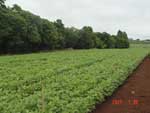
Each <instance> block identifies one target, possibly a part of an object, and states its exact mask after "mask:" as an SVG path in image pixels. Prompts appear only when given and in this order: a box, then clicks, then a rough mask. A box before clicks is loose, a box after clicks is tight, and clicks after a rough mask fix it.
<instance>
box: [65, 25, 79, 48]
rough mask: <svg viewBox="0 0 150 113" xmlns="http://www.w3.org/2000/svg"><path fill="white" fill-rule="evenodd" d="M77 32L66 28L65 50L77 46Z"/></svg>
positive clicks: (74, 29)
mask: <svg viewBox="0 0 150 113" xmlns="http://www.w3.org/2000/svg"><path fill="white" fill-rule="evenodd" d="M78 32H79V31H78V30H77V29H76V28H73V27H72V28H66V30H65V48H75V46H76V45H77V41H78V37H79V33H78Z"/></svg>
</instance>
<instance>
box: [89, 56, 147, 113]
mask: <svg viewBox="0 0 150 113" xmlns="http://www.w3.org/2000/svg"><path fill="white" fill-rule="evenodd" d="M91 113H150V57H147V58H145V60H144V61H143V62H142V63H141V64H140V66H139V67H138V68H137V69H136V70H135V71H134V72H133V73H132V74H131V75H130V77H129V78H128V79H127V81H126V82H125V84H124V85H122V86H121V87H120V88H118V90H117V91H116V92H115V93H114V94H113V95H112V96H111V97H109V98H108V99H107V100H106V101H105V102H104V103H102V104H98V105H96V109H95V110H93V111H92V112H91Z"/></svg>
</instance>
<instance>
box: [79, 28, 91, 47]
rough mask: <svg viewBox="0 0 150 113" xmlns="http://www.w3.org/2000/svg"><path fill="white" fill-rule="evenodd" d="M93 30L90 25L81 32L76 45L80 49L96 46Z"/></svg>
mask: <svg viewBox="0 0 150 113" xmlns="http://www.w3.org/2000/svg"><path fill="white" fill-rule="evenodd" d="M93 36H94V35H93V30H92V28H91V27H89V26H85V27H83V28H82V29H81V30H80V32H79V40H78V43H77V45H76V48H78V49H90V48H94V39H93Z"/></svg>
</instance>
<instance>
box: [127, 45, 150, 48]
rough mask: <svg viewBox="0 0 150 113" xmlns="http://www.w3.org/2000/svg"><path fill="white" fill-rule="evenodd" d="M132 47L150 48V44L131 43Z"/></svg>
mask: <svg viewBox="0 0 150 113" xmlns="http://www.w3.org/2000/svg"><path fill="white" fill-rule="evenodd" d="M130 46H131V47H132V48H150V44H130Z"/></svg>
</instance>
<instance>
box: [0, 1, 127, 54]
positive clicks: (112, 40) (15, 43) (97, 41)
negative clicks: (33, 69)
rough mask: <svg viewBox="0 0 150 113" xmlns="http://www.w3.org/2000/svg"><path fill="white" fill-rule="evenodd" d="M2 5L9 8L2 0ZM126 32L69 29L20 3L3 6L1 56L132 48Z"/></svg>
mask: <svg viewBox="0 0 150 113" xmlns="http://www.w3.org/2000/svg"><path fill="white" fill-rule="evenodd" d="M0 3H1V5H3V6H4V5H5V4H4V1H3V0H1V2H0ZM128 47H129V42H128V37H127V34H126V33H125V32H122V31H119V32H118V34H117V36H111V35H110V34H108V33H106V32H104V33H99V32H97V33H95V32H94V31H93V29H92V27H90V26H85V27H83V28H82V29H76V28H66V27H65V26H64V24H63V22H62V20H61V19H58V20H56V21H55V22H50V21H48V20H46V19H42V18H40V17H39V16H36V15H34V14H32V13H30V12H28V11H24V10H23V9H22V8H21V7H20V6H18V5H17V4H15V5H13V7H12V8H7V7H0V53H21V52H22V53H24V52H32V51H39V50H54V49H65V48H73V49H90V48H128Z"/></svg>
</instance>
